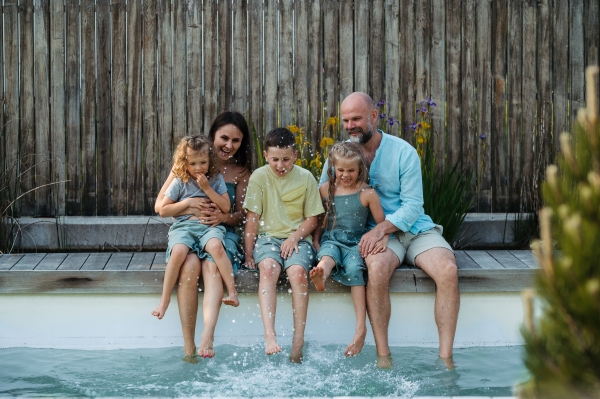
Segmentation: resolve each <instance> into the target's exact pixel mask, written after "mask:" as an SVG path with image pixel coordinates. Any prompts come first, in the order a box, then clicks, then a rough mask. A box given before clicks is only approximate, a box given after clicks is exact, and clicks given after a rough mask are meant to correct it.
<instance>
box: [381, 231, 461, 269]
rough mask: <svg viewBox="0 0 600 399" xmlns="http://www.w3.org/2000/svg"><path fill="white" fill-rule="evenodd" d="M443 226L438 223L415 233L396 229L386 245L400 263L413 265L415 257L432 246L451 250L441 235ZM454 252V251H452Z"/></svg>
mask: <svg viewBox="0 0 600 399" xmlns="http://www.w3.org/2000/svg"><path fill="white" fill-rule="evenodd" d="M443 231H444V228H443V227H442V226H440V225H439V224H436V225H435V227H434V228H432V229H430V230H427V231H423V232H421V233H419V234H417V235H414V234H413V233H411V232H410V231H407V232H402V231H396V232H395V233H394V237H392V238H390V240H389V241H388V245H387V247H388V248H389V249H391V250H392V251H393V252H394V253H395V254H396V256H397V257H398V259H400V264H402V262H403V261H406V263H408V264H409V265H412V266H416V265H415V258H416V257H417V255H419V254H421V253H423V252H425V251H427V250H429V249H432V248H446V249H449V250H450V251H452V247H451V246H450V245H449V244H448V242H446V240H445V239H444V237H442V232H443ZM452 253H454V251H452Z"/></svg>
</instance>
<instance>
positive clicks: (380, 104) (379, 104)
mask: <svg viewBox="0 0 600 399" xmlns="http://www.w3.org/2000/svg"><path fill="white" fill-rule="evenodd" d="M383 105H385V100H381V101H379V102H378V103H377V107H378V108H379V107H381V106H383Z"/></svg>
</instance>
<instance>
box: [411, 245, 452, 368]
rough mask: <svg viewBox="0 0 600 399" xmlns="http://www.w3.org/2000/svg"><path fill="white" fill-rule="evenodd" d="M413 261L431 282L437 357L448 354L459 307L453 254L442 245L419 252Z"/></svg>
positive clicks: (450, 351) (444, 356)
mask: <svg viewBox="0 0 600 399" xmlns="http://www.w3.org/2000/svg"><path fill="white" fill-rule="evenodd" d="M415 263H416V265H417V266H418V267H420V268H421V269H423V271H424V272H425V273H427V274H428V275H429V276H430V277H431V278H432V279H433V281H435V287H436V294H435V311H434V313H435V323H436V324H437V327H438V334H439V337H440V357H441V358H451V357H452V345H453V344H454V334H455V332H456V321H457V320H458V310H459V308H460V293H459V292H458V268H457V267H456V260H455V258H454V254H453V253H452V252H451V251H450V250H448V249H446V248H432V249H430V250H427V251H425V252H423V253H420V254H419V255H417V257H416V258H415Z"/></svg>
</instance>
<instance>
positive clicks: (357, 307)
mask: <svg viewBox="0 0 600 399" xmlns="http://www.w3.org/2000/svg"><path fill="white" fill-rule="evenodd" d="M350 293H351V295H352V303H354V313H356V332H355V333H354V338H352V343H351V344H350V345H348V346H347V347H346V350H345V351H344V355H346V356H356V355H358V354H359V353H360V351H361V350H362V348H363V346H364V345H365V337H366V336H367V302H366V293H365V286H364V285H355V286H352V287H351V288H350Z"/></svg>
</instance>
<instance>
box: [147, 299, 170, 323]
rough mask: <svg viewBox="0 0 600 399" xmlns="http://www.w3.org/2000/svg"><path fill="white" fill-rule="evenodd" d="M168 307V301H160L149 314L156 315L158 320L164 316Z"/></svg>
mask: <svg viewBox="0 0 600 399" xmlns="http://www.w3.org/2000/svg"><path fill="white" fill-rule="evenodd" d="M168 307H169V302H163V301H160V304H159V305H158V307H157V308H156V309H154V310H153V311H152V313H151V314H152V316H156V317H158V320H160V319H162V318H163V317H164V316H165V312H166V311H167V308H168Z"/></svg>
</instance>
